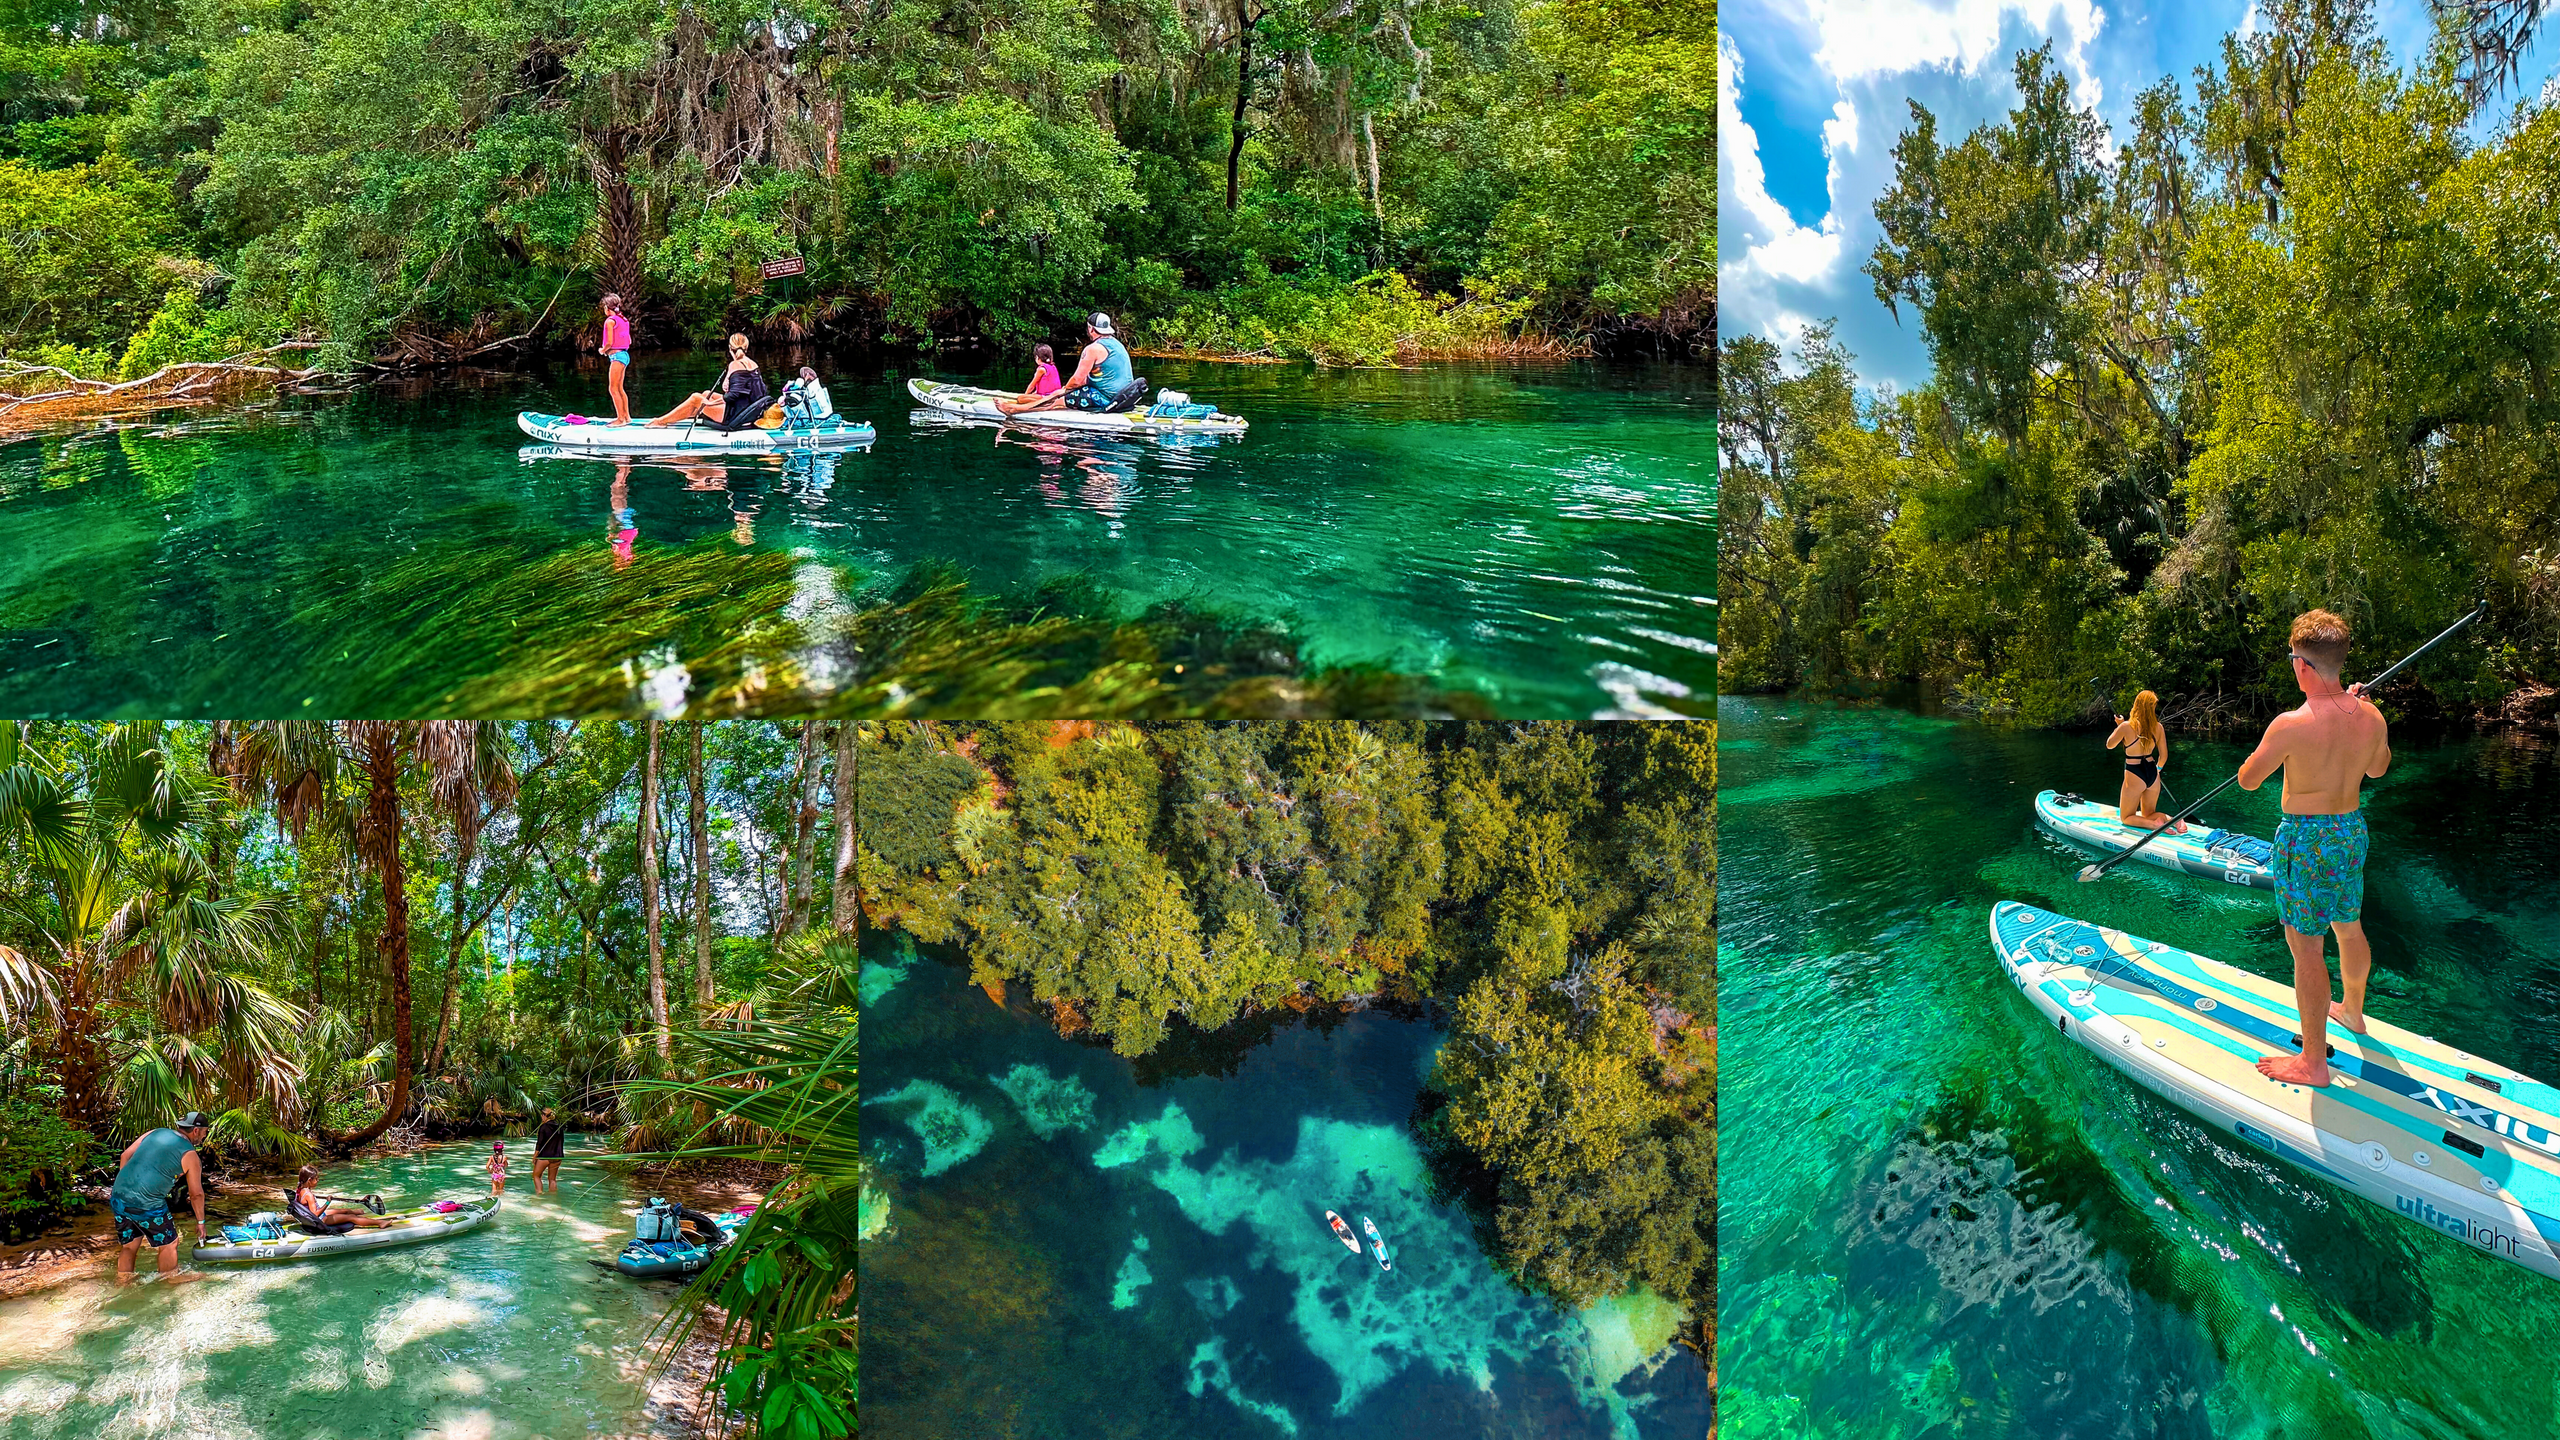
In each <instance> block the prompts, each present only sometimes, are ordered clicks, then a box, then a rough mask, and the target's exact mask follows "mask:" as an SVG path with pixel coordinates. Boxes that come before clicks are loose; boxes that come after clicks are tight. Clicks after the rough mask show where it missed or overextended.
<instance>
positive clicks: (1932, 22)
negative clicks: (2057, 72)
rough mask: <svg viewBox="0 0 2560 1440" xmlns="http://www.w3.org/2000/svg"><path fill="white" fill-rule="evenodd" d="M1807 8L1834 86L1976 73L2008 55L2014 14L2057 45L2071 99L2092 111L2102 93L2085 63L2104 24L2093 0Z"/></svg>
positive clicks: (1847, 3)
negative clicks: (2006, 33) (1949, 71)
mask: <svg viewBox="0 0 2560 1440" xmlns="http://www.w3.org/2000/svg"><path fill="white" fill-rule="evenodd" d="M1809 8H1810V9H1811V11H1812V16H1813V25H1814V31H1815V33H1816V34H1818V35H1820V36H1821V37H1822V38H1821V44H1820V45H1818V46H1817V47H1816V48H1815V50H1814V53H1813V59H1814V63H1815V64H1817V65H1819V66H1821V67H1822V69H1823V71H1824V72H1825V73H1827V74H1828V75H1830V76H1831V78H1832V80H1833V81H1834V82H1836V83H1838V84H1841V85H1848V84H1851V83H1853V82H1856V81H1861V80H1868V79H1874V78H1878V77H1882V76H1888V75H1900V74H1902V73H1904V72H1906V71H1911V70H1922V69H1934V68H1945V67H1952V68H1954V69H1956V70H1957V71H1959V72H1960V73H1962V74H1966V75H1973V74H1976V73H1979V72H1980V71H1981V69H1982V67H1983V66H1984V65H1985V64H1986V63H1988V62H1991V61H1993V60H2002V61H2005V60H2007V59H2008V57H2009V50H2008V49H2007V48H2006V47H2004V46H2003V45H2002V44H2001V41H2000V30H2001V25H2002V22H2003V21H2005V20H2007V19H2009V18H2011V17H2015V18H2016V19H2018V20H2019V21H2022V22H2024V23H2025V24H2027V25H2029V26H2032V27H2034V28H2036V29H2038V30H2041V31H2044V32H2045V33H2046V34H2049V35H2052V36H2053V37H2054V38H2055V39H2056V40H2058V41H2060V42H2061V43H2060V44H2058V45H2057V46H2055V52H2056V54H2057V55H2059V56H2060V58H2061V60H2062V63H2063V67H2064V68H2065V69H2067V70H2069V71H2070V72H2071V77H2072V85H2071V90H2072V98H2073V99H2075V100H2077V101H2078V102H2079V103H2080V104H2081V105H2082V106H2083V107H2085V108H2088V109H2096V108H2097V106H2098V103H2099V101H2100V100H2101V99H2102V98H2103V95H2102V87H2101V86H2100V85H2099V83H2098V77H2097V75H2096V74H2095V73H2094V72H2092V71H2091V70H2090V68H2089V55H2088V46H2089V42H2090V41H2091V40H2093V39H2095V38H2097V34H2098V31H2099V30H2100V29H2101V28H2102V27H2104V26H2105V24H2106V23H2107V14H2106V11H2104V10H2102V9H2100V8H2099V7H2098V6H2097V4H2096V3H2095V0H1953V3H1950V4H1934V5H1933V4H1920V3H1914V0H1810V5H1809Z"/></svg>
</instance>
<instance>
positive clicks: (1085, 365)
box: [1060, 340, 1110, 390]
mask: <svg viewBox="0 0 2560 1440" xmlns="http://www.w3.org/2000/svg"><path fill="white" fill-rule="evenodd" d="M1109 353H1110V352H1109V351H1107V350H1105V349H1103V348H1102V342H1101V341H1099V340H1097V341H1095V342H1094V343H1092V344H1090V345H1087V346H1086V347H1084V353H1083V354H1081V355H1078V356H1077V357H1076V378H1074V379H1073V380H1070V381H1068V382H1067V383H1066V384H1065V385H1064V386H1062V387H1060V388H1062V389H1066V390H1073V389H1074V388H1076V387H1077V386H1079V385H1082V384H1083V383H1084V382H1086V381H1087V380H1090V379H1092V378H1093V367H1094V366H1096V365H1099V364H1101V363H1102V357H1103V356H1105V355H1107V354H1109Z"/></svg>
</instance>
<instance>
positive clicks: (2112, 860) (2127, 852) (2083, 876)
mask: <svg viewBox="0 0 2560 1440" xmlns="http://www.w3.org/2000/svg"><path fill="white" fill-rule="evenodd" d="M2488 612H2489V602H2488V601H2486V600H2483V601H2481V602H2480V603H2479V604H2477V605H2474V606H2472V607H2471V608H2470V609H2469V610H2467V611H2465V612H2463V616H2462V618H2461V619H2459V620H2456V621H2454V622H2453V623H2452V624H2450V625H2447V626H2446V627H2444V628H2443V629H2442V630H2439V631H2437V632H2436V638H2435V639H2434V640H2430V641H2428V642H2427V643H2426V644H2424V645H2421V646H2419V647H2418V648H2417V649H2415V650H2412V651H2410V652H2409V653H2408V654H2406V655H2403V656H2401V657H2400V663H2399V664H2397V665H2394V666H2392V667H2391V668H2390V669H2388V670H2385V671H2383V672H2382V673H2381V674H2379V675H2376V676H2374V677H2373V678H2372V679H2370V680H2367V681H2365V682H2364V688H2365V693H2366V694H2371V693H2373V692H2374V691H2375V690H2377V689H2380V688H2381V686H2382V682H2383V681H2385V680H2388V679H2390V678H2391V677H2392V676H2394V675H2397V674H2399V673H2400V671H2401V670H2402V669H2403V668H2404V667H2406V666H2407V665H2408V664H2409V662H2410V661H2412V660H2415V659H2417V658H2418V657H2419V656H2421V655H2424V654H2426V653H2427V652H2428V651H2430V650H2433V649H2434V648H2436V644H2437V642H2438V641H2441V640H2443V639H2444V637H2445V636H2447V635H2450V634H2452V633H2453V632H2454V631H2456V630H2459V629H2461V628H2462V627H2463V626H2465V625H2468V624H2470V623H2471V622H2472V621H2474V620H2477V619H2479V618H2480V617H2481V616H2483V615H2485V614H2487V613H2488ZM2109 713H2113V711H2112V709H2111V710H2110V712H2109ZM2239 778H2240V774H2239V772H2238V771H2233V772H2232V774H2231V778H2230V779H2228V780H2225V781H2223V782H2222V783H2221V784H2219V785H2216V786H2214V787H2213V788H2212V789H2210V790H2207V791H2206V792H2204V799H2203V800H2198V801H2197V802H2196V803H2194V804H2193V805H2190V806H2188V807H2187V808H2186V809H2184V810H2182V811H2180V812H2178V815H2177V817H2176V818H2175V819H2173V820H2171V821H2170V822H2169V825H2178V824H2183V823H2185V821H2186V818H2187V817H2188V816H2190V815H2193V814H2194V813H2196V812H2197V811H2198V810H2201V809H2203V808H2204V802H2205V800H2210V799H2212V798H2213V797H2214V796H2216V795H2219V794H2221V793H2222V792H2223V791H2225V790H2228V789H2230V788H2231V786H2232V783H2233V781H2236V780H2238V779H2239ZM2169 825H2163V826H2161V827H2160V829H2159V830H2154V831H2152V832H2151V833H2150V834H2148V835H2145V836H2143V837H2142V838H2141V839H2139V840H2136V841H2135V842H2133V844H2132V845H2130V846H2128V847H2126V848H2125V849H2123V850H2121V851H2118V852H2117V853H2115V854H2114V855H2110V856H2108V857H2107V858H2106V859H2104V860H2102V861H2100V862H2098V863H2097V864H2095V865H2090V866H2086V867H2083V868H2082V870H2081V871H2080V883H2081V884H2083V885H2086V884H2089V883H2090V882H2092V881H2094V880H2096V879H2097V878H2098V877H2099V876H2101V875H2104V874H2106V873H2107V871H2109V870H2111V869H2113V868H2114V867H2115V866H2116V865H2117V864H2118V863H2120V862H2122V861H2125V860H2128V859H2131V858H2132V857H2133V853H2134V852H2135V851H2136V850H2139V849H2141V848H2142V847H2143V846H2145V845H2148V844H2150V843H2151V842H2152V841H2154V840H2157V839H2159V838H2160V836H2161V833H2162V831H2165V830H2167V829H2168V828H2169Z"/></svg>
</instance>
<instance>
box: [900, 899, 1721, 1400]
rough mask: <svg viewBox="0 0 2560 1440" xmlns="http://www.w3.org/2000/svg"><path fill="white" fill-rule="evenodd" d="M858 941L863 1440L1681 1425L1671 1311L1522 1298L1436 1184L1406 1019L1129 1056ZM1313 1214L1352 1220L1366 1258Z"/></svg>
mask: <svg viewBox="0 0 2560 1440" xmlns="http://www.w3.org/2000/svg"><path fill="white" fill-rule="evenodd" d="M870 953H871V958H870V960H869V961H868V962H867V963H866V965H865V967H864V972H863V981H862V989H863V1004H864V1053H863V1075H864V1107H865V1125H864V1130H863V1144H864V1149H865V1152H866V1154H867V1155H868V1156H869V1157H870V1159H871V1161H872V1164H873V1166H874V1167H875V1173H874V1176H873V1182H872V1183H873V1189H872V1192H871V1196H872V1204H871V1207H870V1208H868V1209H866V1225H871V1224H875V1223H876V1225H877V1226H878V1229H877V1230H876V1231H875V1232H873V1233H872V1234H871V1236H870V1238H868V1239H867V1240H866V1242H865V1244H864V1248H863V1285H864V1296H863V1300H864V1315H863V1325H864V1333H863V1370H864V1397H863V1399H864V1415H863V1425H864V1433H865V1434H866V1435H867V1436H870V1437H872V1440H944V1437H962V1436H978V1435H991V1434H1018V1435H1026V1436H1028V1435H1042V1436H1050V1435H1055V1436H1069V1435H1072V1436H1077V1437H1079V1440H1112V1437H1122V1436H1126V1437H1131V1440H1136V1437H1162V1436H1168V1435H1180V1436H1184V1437H1203V1440H1206V1437H1229V1436H1233V1437H1257V1440H1259V1437H1271V1436H1297V1437H1306V1440H1315V1437H1396V1440H1436V1437H1457V1436H1466V1437H1480V1436H1498V1437H1519V1440H1531V1437H1540V1440H1546V1437H1554V1440H1577V1437H1589V1440H1673V1437H1677V1440H1695V1437H1696V1436H1698V1435H1700V1434H1702V1433H1703V1432H1704V1430H1705V1427H1706V1424H1707V1415H1708V1410H1707V1403H1706V1369H1705V1366H1704V1365H1703V1364H1702V1363H1700V1361H1699V1360H1698V1358H1697V1357H1696V1355H1694V1354H1693V1353H1692V1352H1690V1351H1687V1350H1684V1349H1680V1348H1679V1347H1677V1346H1676V1345H1673V1344H1672V1343H1670V1335H1671V1332H1672V1330H1673V1329H1674V1328H1675V1327H1676V1325H1677V1324H1678V1322H1679V1316H1678V1314H1677V1312H1676V1311H1674V1310H1672V1309H1671V1308H1670V1307H1669V1306H1667V1305H1665V1304H1663V1303H1661V1302H1659V1301H1657V1300H1654V1299H1652V1298H1651V1297H1650V1296H1647V1295H1644V1294H1642V1293H1639V1294H1637V1295H1633V1296H1629V1297H1625V1298H1623V1299H1621V1300H1619V1301H1615V1302H1609V1303H1604V1304H1602V1305H1599V1306H1595V1307H1593V1308H1592V1309H1590V1310H1588V1311H1584V1312H1580V1313H1575V1312H1570V1311H1565V1310H1562V1309H1559V1308H1558V1307H1556V1306H1554V1305H1553V1304H1550V1303H1549V1302H1547V1301H1545V1300H1542V1299H1538V1298H1536V1297H1532V1296H1529V1295H1525V1294H1523V1293H1522V1292H1521V1291H1520V1290H1519V1289H1517V1288H1516V1287H1515V1286H1513V1285H1512V1284H1511V1283H1510V1282H1509V1281H1508V1280H1507V1279H1505V1278H1504V1277H1503V1276H1502V1275H1500V1274H1499V1273H1497V1272H1496V1271H1495V1270H1494V1268H1493V1267H1492V1265H1491V1264H1489V1263H1488V1262H1487V1260H1486V1259H1485V1256H1484V1252H1483V1250H1482V1249H1481V1247H1480V1244H1479V1242H1478V1239H1477V1236H1476V1234H1475V1231H1474V1228H1473V1225H1472V1224H1471V1222H1470V1220H1469V1218H1468V1216H1467V1215H1466V1214H1465V1212H1464V1211H1462V1210H1460V1209H1459V1208H1457V1207H1455V1206H1452V1205H1448V1204H1444V1203H1442V1202H1441V1201H1440V1199H1439V1198H1438V1197H1437V1196H1436V1195H1435V1193H1434V1189H1433V1184H1432V1180H1431V1176H1430V1173H1429V1169H1428V1166H1427V1165H1426V1163H1425V1159H1424V1156H1423V1154H1422V1152H1421V1150H1420V1149H1419V1147H1418V1146H1417V1144H1416V1142H1415V1139H1414V1134H1413V1130H1412V1120H1413V1116H1414V1111H1415V1106H1416V1101H1417V1099H1418V1098H1419V1096H1420V1091H1421V1085H1422V1082H1423V1079H1424V1077H1425V1076H1426V1075H1427V1074H1428V1073H1429V1070H1430V1067H1431V1063H1432V1056H1433V1053H1434V1051H1435V1049H1436V1048H1437V1045H1438V1043H1439V1036H1438V1034H1437V1032H1436V1031H1435V1030H1434V1029H1433V1028H1432V1027H1431V1026H1430V1025H1428V1024H1426V1023H1423V1022H1421V1021H1417V1020H1410V1019H1399V1018H1396V1017H1394V1016H1392V1015H1388V1014H1384V1013H1379V1012H1369V1013H1364V1014H1360V1015H1353V1016H1340V1015H1327V1016H1323V1017H1320V1018H1314V1019H1309V1020H1305V1021H1301V1022H1298V1023H1290V1024H1280V1023H1272V1024H1261V1025H1255V1026H1251V1027H1240V1028H1239V1033H1238V1034H1236V1035H1234V1036H1228V1035H1225V1034H1224V1033H1222V1034H1220V1035H1216V1036H1198V1035H1196V1034H1194V1035H1192V1036H1191V1037H1189V1040H1190V1043H1189V1044H1188V1045H1187V1046H1186V1048H1185V1049H1184V1050H1183V1052H1182V1053H1180V1054H1179V1055H1177V1056H1174V1057H1170V1060H1171V1063H1169V1064H1168V1065H1166V1066H1164V1067H1162V1068H1160V1069H1157V1070H1155V1071H1152V1072H1149V1073H1145V1074H1142V1073H1141V1072H1140V1071H1139V1070H1138V1069H1137V1068H1135V1067H1133V1066H1132V1065H1130V1063H1129V1062H1127V1061H1124V1060H1121V1059H1119V1058H1117V1057H1115V1056H1113V1055H1112V1054H1111V1053H1110V1052H1109V1051H1108V1050H1106V1049H1102V1048H1100V1047H1096V1046H1089V1045H1081V1044H1076V1043H1073V1042H1070V1041H1066V1040H1062V1039H1060V1038H1058V1036H1057V1035H1056V1034H1055V1033H1054V1032H1053V1031H1052V1030H1051V1029H1050V1028H1049V1027H1048V1026H1047V1025H1046V1024H1044V1023H1042V1021H1041V1020H1040V1019H1039V1018H1038V1017H1037V1015H1036V1014H1034V1013H1031V1012H1028V1011H1025V1010H1022V1009H1019V1008H1017V1009H999V1008H997V1007H996V1006H994V1005H992V1004H990V1003H989V1002H988V999H987V997H986V996H985V995H984V994H983V993H981V992H980V991H978V990H976V989H974V988H972V987H971V986H969V984H968V983H967V980H966V978H965V977H966V972H965V970H964V969H963V968H962V967H960V966H958V965H956V964H942V963H936V962H935V961H934V960H932V959H929V958H926V957H923V956H919V955H917V954H915V952H914V951H913V949H912V948H911V947H909V946H907V945H906V944H905V942H904V937H902V936H901V937H895V938H894V939H893V938H890V937H881V936H874V937H873V939H872V941H871V942H870ZM1212 1052H1219V1053H1212ZM1328 1209H1333V1210H1338V1211H1340V1212H1341V1213H1342V1214H1343V1215H1344V1217H1345V1218H1346V1220H1348V1221H1349V1223H1351V1224H1352V1225H1354V1226H1355V1227H1356V1226H1357V1225H1358V1224H1359V1223H1360V1221H1361V1220H1362V1219H1363V1218H1367V1219H1370V1220H1372V1221H1373V1222H1374V1223H1375V1224H1376V1225H1377V1227H1378V1229H1379V1230H1380V1232H1381V1233H1382V1234H1383V1236H1384V1237H1385V1240H1386V1243H1387V1246H1388V1251H1389V1254H1390V1256H1391V1258H1392V1259H1393V1261H1394V1268H1393V1269H1391V1270H1382V1269H1380V1268H1379V1266H1378V1264H1377V1263H1376V1261H1375V1260H1374V1259H1372V1258H1371V1257H1370V1256H1369V1255H1368V1254H1366V1253H1363V1254H1353V1253H1352V1252H1351V1251H1350V1250H1349V1249H1348V1248H1347V1247H1345V1246H1344V1245H1343V1244H1341V1243H1340V1242H1339V1241H1337V1240H1336V1239H1335V1238H1334V1237H1333V1236H1332V1234H1331V1233H1329V1231H1328V1230H1327V1228H1326V1224H1325V1219H1324V1212H1325V1211H1326V1210H1328Z"/></svg>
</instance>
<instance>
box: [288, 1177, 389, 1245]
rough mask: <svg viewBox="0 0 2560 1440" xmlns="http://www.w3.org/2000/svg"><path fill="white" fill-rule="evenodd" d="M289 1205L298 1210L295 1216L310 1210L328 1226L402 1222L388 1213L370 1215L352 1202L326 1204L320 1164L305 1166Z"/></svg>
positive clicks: (372, 1227)
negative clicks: (321, 1182) (349, 1203)
mask: <svg viewBox="0 0 2560 1440" xmlns="http://www.w3.org/2000/svg"><path fill="white" fill-rule="evenodd" d="M297 1207H298V1208H297ZM286 1208H287V1209H289V1210H294V1211H295V1214H294V1217H293V1218H295V1219H296V1220H299V1219H301V1218H302V1217H303V1213H304V1212H308V1213H309V1214H310V1215H311V1216H312V1217H313V1218H315V1219H316V1220H318V1221H319V1223H320V1224H322V1225H325V1226H339V1227H343V1226H347V1225H354V1226H356V1227H358V1228H359V1229H364V1230H379V1229H381V1228H382V1227H383V1226H385V1225H397V1224H399V1223H400V1222H399V1221H397V1220H394V1219H392V1218H391V1217H389V1216H387V1215H374V1214H369V1213H367V1212H366V1211H364V1210H363V1209H360V1208H359V1207H357V1206H353V1205H324V1204H323V1202H322V1200H321V1198H320V1167H319V1166H317V1165H305V1166H303V1167H302V1173H301V1174H300V1175H299V1176H297V1177H296V1178H295V1180H294V1183H293V1204H292V1205H289V1206H287V1207H286Z"/></svg>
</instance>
